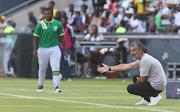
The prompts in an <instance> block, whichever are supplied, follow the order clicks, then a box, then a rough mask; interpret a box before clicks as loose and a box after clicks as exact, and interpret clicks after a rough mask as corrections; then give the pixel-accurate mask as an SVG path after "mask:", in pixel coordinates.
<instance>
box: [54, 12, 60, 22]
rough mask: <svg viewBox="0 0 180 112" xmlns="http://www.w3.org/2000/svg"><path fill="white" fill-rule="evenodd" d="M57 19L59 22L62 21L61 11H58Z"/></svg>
mask: <svg viewBox="0 0 180 112" xmlns="http://www.w3.org/2000/svg"><path fill="white" fill-rule="evenodd" d="M55 19H56V20H58V21H61V12H60V11H57V13H56V17H55Z"/></svg>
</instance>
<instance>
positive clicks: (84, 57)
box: [77, 46, 90, 78]
mask: <svg viewBox="0 0 180 112" xmlns="http://www.w3.org/2000/svg"><path fill="white" fill-rule="evenodd" d="M88 58H90V52H89V50H88V49H87V48H86V47H84V46H83V47H82V53H80V52H77V62H78V63H80V64H82V66H81V69H82V75H81V78H84V77H86V75H87V74H88V60H89V59H88Z"/></svg>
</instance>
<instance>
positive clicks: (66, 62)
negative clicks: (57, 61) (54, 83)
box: [65, 48, 71, 81]
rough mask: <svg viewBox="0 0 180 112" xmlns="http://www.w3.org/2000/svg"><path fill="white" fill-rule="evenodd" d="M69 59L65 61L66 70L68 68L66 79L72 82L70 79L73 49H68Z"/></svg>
mask: <svg viewBox="0 0 180 112" xmlns="http://www.w3.org/2000/svg"><path fill="white" fill-rule="evenodd" d="M67 53H68V58H67V60H65V68H66V78H67V81H71V79H70V73H71V65H70V64H71V63H70V62H71V49H70V48H67Z"/></svg>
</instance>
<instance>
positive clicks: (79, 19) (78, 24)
mask: <svg viewBox="0 0 180 112" xmlns="http://www.w3.org/2000/svg"><path fill="white" fill-rule="evenodd" d="M73 27H74V31H75V32H80V30H81V27H82V17H81V15H80V12H79V11H76V12H75V18H74V24H73Z"/></svg>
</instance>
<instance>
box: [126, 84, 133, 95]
mask: <svg viewBox="0 0 180 112" xmlns="http://www.w3.org/2000/svg"><path fill="white" fill-rule="evenodd" d="M127 91H128V92H129V93H131V94H132V91H133V88H132V84H130V85H128V87H127Z"/></svg>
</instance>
